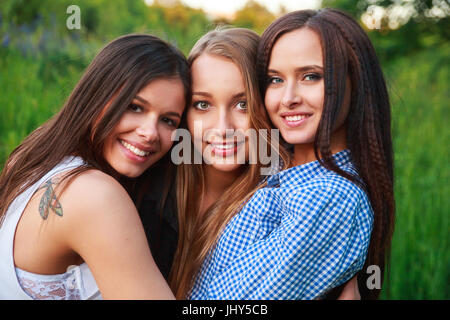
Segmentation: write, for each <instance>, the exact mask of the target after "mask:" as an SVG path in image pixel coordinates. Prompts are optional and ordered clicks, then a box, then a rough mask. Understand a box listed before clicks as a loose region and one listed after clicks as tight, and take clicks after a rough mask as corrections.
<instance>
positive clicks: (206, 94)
mask: <svg viewBox="0 0 450 320" xmlns="http://www.w3.org/2000/svg"><path fill="white" fill-rule="evenodd" d="M192 95H193V96H204V97H208V98H212V94H210V93H208V92H203V91H196V92H192ZM242 97H245V92H239V93H236V94H235V95H233V97H232V99H237V98H242Z"/></svg>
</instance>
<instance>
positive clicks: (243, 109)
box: [193, 100, 247, 111]
mask: <svg viewBox="0 0 450 320" xmlns="http://www.w3.org/2000/svg"><path fill="white" fill-rule="evenodd" d="M202 103H204V104H206V105H207V108H205V109H203V108H200V107H199V105H200V104H202ZM240 104H244V107H241V108H240V107H239V105H240ZM193 106H194V108H196V109H197V110H200V111H206V110H208V109H209V107H210V104H209V103H208V102H206V101H196V102H194V103H193ZM236 108H237V109H238V110H241V111H246V110H247V101H245V100H243V101H239V102H238V103H236Z"/></svg>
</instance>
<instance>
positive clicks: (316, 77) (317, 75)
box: [267, 73, 322, 85]
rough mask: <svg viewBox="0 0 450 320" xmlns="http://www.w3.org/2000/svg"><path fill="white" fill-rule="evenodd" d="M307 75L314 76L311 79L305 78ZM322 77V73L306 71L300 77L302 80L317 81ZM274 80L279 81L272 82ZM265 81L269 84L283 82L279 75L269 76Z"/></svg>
mask: <svg viewBox="0 0 450 320" xmlns="http://www.w3.org/2000/svg"><path fill="white" fill-rule="evenodd" d="M308 77H314V78H313V79H310V80H307V79H306V78H308ZM321 79H322V75H321V74H320V73H307V74H305V75H304V76H303V77H302V81H305V80H306V81H319V80H321ZM275 80H279V81H280V82H278V81H277V82H274V81H275ZM267 82H268V84H269V85H271V84H278V83H282V82H284V81H283V79H281V78H280V77H275V76H274V77H269V78H268V79H267Z"/></svg>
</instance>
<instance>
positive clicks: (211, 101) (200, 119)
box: [187, 53, 249, 171]
mask: <svg viewBox="0 0 450 320" xmlns="http://www.w3.org/2000/svg"><path fill="white" fill-rule="evenodd" d="M191 71H192V92H193V93H192V105H191V106H190V107H189V109H188V111H187V124H188V129H189V131H190V133H191V135H192V136H193V139H194V145H195V146H196V149H197V150H198V151H200V152H202V154H203V156H204V160H205V161H206V162H207V163H208V164H211V165H212V166H213V167H214V168H215V169H217V170H220V171H233V170H235V169H237V168H239V167H240V166H242V163H244V162H245V159H246V158H247V153H248V150H247V139H246V138H245V137H244V135H243V133H244V131H245V130H247V129H248V128H249V119H248V117H247V100H246V93H245V87H244V82H243V78H242V74H241V72H240V70H239V68H238V67H237V66H236V64H234V63H233V62H232V61H231V60H229V59H226V58H224V57H221V56H218V55H210V54H206V53H203V54H201V55H200V56H199V57H198V58H196V59H195V60H194V62H193V64H192V67H191ZM238 133H242V134H238ZM233 134H234V136H232V135H233ZM200 149H201V150H200Z"/></svg>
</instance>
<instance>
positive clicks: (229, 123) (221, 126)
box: [215, 106, 235, 138]
mask: <svg viewBox="0 0 450 320" xmlns="http://www.w3.org/2000/svg"><path fill="white" fill-rule="evenodd" d="M215 129H216V130H215V131H216V133H217V134H218V135H220V136H222V137H224V138H225V137H226V135H227V131H228V134H233V132H234V129H235V128H234V123H233V119H232V115H231V113H230V112H229V110H228V108H226V107H225V106H224V107H221V108H219V113H218V119H217V124H216V125H215Z"/></svg>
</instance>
